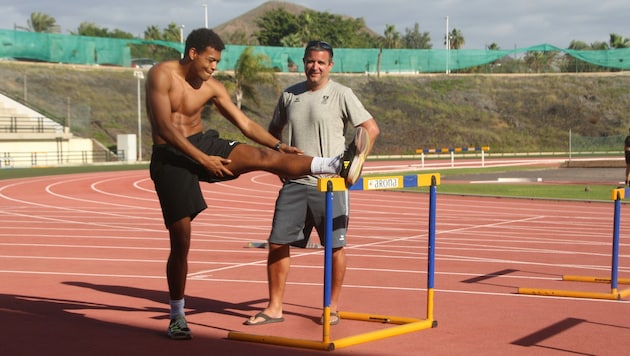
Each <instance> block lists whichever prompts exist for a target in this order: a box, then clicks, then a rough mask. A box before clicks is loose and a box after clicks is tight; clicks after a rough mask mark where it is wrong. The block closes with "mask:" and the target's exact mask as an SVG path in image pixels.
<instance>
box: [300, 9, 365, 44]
mask: <svg viewBox="0 0 630 356" xmlns="http://www.w3.org/2000/svg"><path fill="white" fill-rule="evenodd" d="M298 22H299V23H300V25H302V24H308V26H307V27H308V31H307V32H305V31H302V32H301V33H302V35H303V38H302V40H303V41H304V44H306V43H307V42H308V41H310V40H314V39H318V40H323V41H327V42H328V43H330V44H331V45H332V46H333V47H342V48H373V47H375V44H376V37H375V36H371V35H370V34H368V32H367V31H366V26H365V21H363V19H362V18H357V19H353V18H347V17H344V16H339V15H334V14H331V13H329V12H318V11H312V10H308V11H304V12H303V13H301V14H300V16H299V17H298Z"/></svg>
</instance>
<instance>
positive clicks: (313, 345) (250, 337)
mask: <svg viewBox="0 0 630 356" xmlns="http://www.w3.org/2000/svg"><path fill="white" fill-rule="evenodd" d="M228 339H231V340H238V341H249V342H258V343H261V344H271V345H279V346H290V347H301V348H306V349H312V350H323V351H333V350H334V349H335V344H334V343H332V342H324V341H314V340H302V339H292V338H288V337H281V336H270V335H256V334H247V333H242V332H238V331H230V332H229V333H228Z"/></svg>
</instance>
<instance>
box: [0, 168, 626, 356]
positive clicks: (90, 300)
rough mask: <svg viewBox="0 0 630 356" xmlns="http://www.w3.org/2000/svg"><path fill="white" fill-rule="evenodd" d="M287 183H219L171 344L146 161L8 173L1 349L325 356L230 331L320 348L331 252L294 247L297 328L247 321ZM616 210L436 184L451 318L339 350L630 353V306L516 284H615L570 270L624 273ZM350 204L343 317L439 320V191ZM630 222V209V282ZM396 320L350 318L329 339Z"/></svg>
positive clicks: (3, 200)
mask: <svg viewBox="0 0 630 356" xmlns="http://www.w3.org/2000/svg"><path fill="white" fill-rule="evenodd" d="M278 187H279V181H278V179H277V178H276V177H275V176H272V175H270V174H267V173H262V172H257V173H252V174H247V175H244V176H243V177H241V178H240V179H238V180H236V181H233V182H229V183H222V184H213V185H209V184H207V185H204V187H203V189H204V193H205V196H206V199H207V201H208V205H209V206H210V208H209V209H207V210H206V211H205V212H203V213H202V214H200V215H199V217H198V218H197V219H196V220H195V222H194V223H193V224H194V225H193V244H192V250H191V254H190V277H189V281H188V286H187V297H186V303H187V309H188V310H187V314H188V320H189V323H190V326H191V328H192V329H193V332H194V337H195V338H194V339H193V340H191V341H185V342H176V341H171V340H169V339H167V338H166V337H165V336H164V335H165V330H166V326H167V324H168V320H167V319H168V317H167V315H168V305H167V300H168V296H167V293H166V280H165V277H164V271H165V260H166V257H167V255H168V235H167V231H166V230H165V229H164V226H163V223H162V218H161V213H160V209H159V206H158V202H157V198H156V196H155V192H154V191H153V185H152V182H151V180H150V179H149V177H148V172H147V171H144V170H143V171H127V172H111V173H95V174H79V175H62V176H49V177H39V178H29V179H12V180H2V181H0V278H1V280H2V283H1V284H0V317H1V320H2V323H1V325H2V326H1V328H2V330H0V334H1V335H2V336H3V340H4V341H3V346H2V348H3V354H7V355H9V354H10V355H31V354H46V355H70V354H75V355H79V354H91V355H110V354H113V353H116V354H135V355H144V354H151V355H171V354H173V355H174V354H186V355H192V354H205V355H207V354H212V355H244V354H250V353H253V352H255V353H256V355H274V356H277V355H310V354H312V355H316V354H321V353H322V351H313V350H305V349H295V348H289V347H283V346H274V345H261V344H255V343H248V342H240V341H234V340H228V339H227V334H228V332H229V331H231V330H236V331H244V332H248V333H256V334H261V335H277V336H285V337H290V338H303V339H307V340H321V333H322V328H321V326H320V325H318V323H317V321H318V320H319V317H320V315H321V308H322V300H323V291H322V280H323V267H322V265H323V251H322V250H320V249H305V250H299V249H297V250H293V256H292V257H293V258H292V269H291V273H290V276H289V285H288V288H287V295H286V297H285V302H286V304H285V319H286V321H285V322H284V323H280V324H271V325H266V326H256V327H251V326H244V325H242V322H243V321H244V320H245V319H246V318H247V317H249V316H250V315H253V314H255V313H256V312H257V311H258V310H260V309H261V308H263V307H264V305H265V302H266V298H267V284H266V275H265V273H266V272H265V262H266V250H265V249H262V248H248V243H250V242H264V241H265V239H266V238H267V234H268V232H269V227H270V223H271V216H272V212H273V204H274V201H275V196H276V191H277V189H278ZM218 207H220V208H218ZM613 208H614V206H613V203H612V201H611V202H610V203H581V202H568V201H542V200H528V199H498V198H481V197H462V196H453V195H440V193H439V188H438V195H437V236H436V276H435V287H436V288H435V290H436V292H435V310H434V317H435V319H436V320H437V321H438V327H437V328H434V329H429V330H423V331H419V332H414V333H410V334H405V335H400V336H394V337H391V338H387V339H384V340H378V341H373V342H368V343H364V344H359V345H354V346H350V347H347V348H343V349H339V350H336V351H334V353H336V354H341V355H350V354H352V355H366V356H369V355H418V354H426V355H463V354H467V355H506V354H510V355H533V354H544V355H565V354H573V355H576V354H577V355H618V354H623V353H627V351H628V348H629V347H630V342H629V341H628V340H630V317H629V315H630V312H629V309H628V308H629V307H630V305H628V301H625V300H622V301H606V300H593V299H583V298H579V299H578V298H562V297H541V296H528V295H520V294H518V293H517V289H518V288H519V287H533V288H553V289H570V290H586V291H594V292H608V291H610V286H608V285H605V284H603V285H602V284H590V283H586V284H585V283H578V282H562V281H560V279H561V277H562V275H564V274H575V275H593V276H604V277H609V276H610V265H611V257H610V255H611V242H612V228H613V226H612V223H613ZM351 210H352V212H351V215H352V218H351V228H350V231H349V235H350V240H349V246H348V249H347V252H348V258H349V267H348V272H347V277H346V281H345V287H344V290H343V292H342V297H341V298H342V300H341V310H342V311H353V312H360V313H374V314H382V315H394V316H408V317H414V318H425V316H426V315H425V313H426V304H425V301H426V273H425V272H426V265H427V261H426V241H427V223H428V194H414V193H409V192H394V191H383V192H374V191H354V192H352V205H351ZM629 214H630V208H627V209H622V225H621V231H622V234H621V235H622V236H621V248H620V249H621V254H620V258H619V261H620V269H619V275H620V277H624V278H627V277H629V276H630V255H629V252H628V251H629V249H630V246H629V243H628V242H627V238H626V236H627V235H628V231H630V222H626V221H628V219H627V218H625V217H627V216H629ZM624 218H625V219H624ZM625 287H626V288H630V286H625ZM620 288H623V286H620ZM382 327H383V326H381V325H380V324H374V323H366V322H358V321H350V320H342V322H341V323H340V324H339V325H337V326H334V327H332V329H331V338H332V340H335V339H339V338H343V337H347V336H351V335H356V334H359V333H364V332H367V331H371V330H375V329H378V328H382Z"/></svg>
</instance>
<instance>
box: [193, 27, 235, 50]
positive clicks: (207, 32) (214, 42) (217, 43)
mask: <svg viewBox="0 0 630 356" xmlns="http://www.w3.org/2000/svg"><path fill="white" fill-rule="evenodd" d="M208 47H212V48H214V49H215V50H217V51H219V52H221V51H223V50H224V49H225V44H224V43H223V40H221V37H219V35H217V33H216V32H214V31H213V30H211V29H207V28H198V29H196V30H193V31H192V32H191V33H190V34H189V35H188V37H187V38H186V48H185V49H184V51H185V52H184V53H185V54H186V55H188V52H189V51H190V49H191V48H194V49H196V50H197V51H198V52H203V51H205V50H206V48H208Z"/></svg>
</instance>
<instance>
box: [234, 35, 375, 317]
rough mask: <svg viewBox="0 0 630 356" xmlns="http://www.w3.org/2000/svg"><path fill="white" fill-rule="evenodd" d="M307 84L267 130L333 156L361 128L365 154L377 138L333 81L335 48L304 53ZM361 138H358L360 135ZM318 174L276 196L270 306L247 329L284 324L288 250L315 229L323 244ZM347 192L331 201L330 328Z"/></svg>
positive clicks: (289, 95)
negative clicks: (350, 132) (349, 133)
mask: <svg viewBox="0 0 630 356" xmlns="http://www.w3.org/2000/svg"><path fill="white" fill-rule="evenodd" d="M303 61H304V73H305V74H306V80H305V81H303V82H300V83H298V84H295V85H293V86H291V87H289V88H287V89H285V90H284V92H283V93H282V95H281V96H280V98H279V100H278V103H277V105H276V109H275V112H274V115H273V119H272V121H271V124H270V125H269V132H270V133H271V134H272V135H274V136H275V137H276V138H278V139H281V138H282V136H283V131H284V130H285V128H286V136H287V139H288V143H289V144H290V145H292V146H295V147H298V148H299V149H301V150H302V151H303V152H304V154H306V155H311V156H322V157H335V156H338V155H340V154H342V153H343V152H344V148H345V146H346V144H345V137H346V131H347V129H348V127H351V128H352V129H356V130H357V132H359V131H361V130H365V131H366V132H367V136H368V137H369V140H368V144H369V145H370V147H368V152H369V150H370V149H371V148H372V147H371V145H372V144H373V143H374V141H375V140H376V137H377V136H378V135H379V128H378V125H377V123H376V121H375V120H374V118H373V117H372V115H371V114H370V113H369V112H368V111H367V110H366V109H365V108H364V107H363V104H361V102H360V101H359V99H358V98H357V97H356V95H355V94H354V93H353V91H352V89H350V88H348V87H346V86H343V85H341V84H339V83H336V82H334V81H332V80H331V79H330V78H329V73H330V71H331V69H332V67H333V65H334V63H333V49H332V47H331V46H330V45H329V44H328V43H326V42H323V41H311V42H309V43H308V44H307V46H306V49H305V51H304V59H303ZM359 136H360V135H357V137H359ZM317 178H318V177H317V176H312V175H311V176H305V177H301V178H298V179H292V180H285V182H284V185H283V186H282V188H281V189H280V192H279V193H278V198H277V200H276V207H275V211H274V218H273V225H272V228H271V234H270V236H269V256H268V260H267V275H268V278H269V280H268V282H269V304H268V305H267V307H266V308H265V309H264V310H263V311H261V312H260V313H258V314H256V315H254V316H252V317H251V318H249V319H247V320H246V321H245V325H262V324H267V323H272V322H280V321H283V320H284V318H283V316H282V315H283V314H282V303H283V301H282V299H283V297H284V289H285V284H286V279H287V275H288V273H289V268H290V246H297V247H306V245H307V243H308V240H309V237H310V234H311V232H312V230H313V228H315V229H316V230H317V233H318V235H319V237H320V242H321V243H322V244H323V243H324V241H322V240H323V239H324V236H325V226H326V221H325V216H326V214H325V210H326V209H325V205H326V201H325V196H326V194H325V193H322V192H319V190H318V189H317ZM348 198H349V197H348V192H347V191H345V192H335V198H334V200H333V202H334V207H333V236H332V249H333V256H332V264H333V268H332V285H331V303H330V310H331V318H330V323H331V325H335V324H337V323H339V316H338V314H337V310H338V301H339V295H340V292H341V286H342V284H343V278H344V275H345V271H346V255H345V251H344V248H343V247H344V246H345V244H346V231H347V228H348V216H349V213H348V212H349V199H348Z"/></svg>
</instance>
